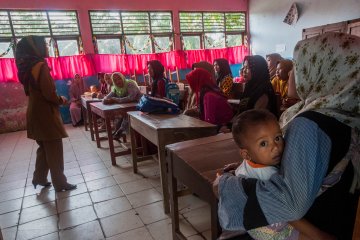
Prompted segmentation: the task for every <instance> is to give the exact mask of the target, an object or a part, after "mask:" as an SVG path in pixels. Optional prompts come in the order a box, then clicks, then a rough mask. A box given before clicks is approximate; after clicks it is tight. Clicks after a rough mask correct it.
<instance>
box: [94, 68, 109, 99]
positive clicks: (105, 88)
mask: <svg viewBox="0 0 360 240" xmlns="http://www.w3.org/2000/svg"><path fill="white" fill-rule="evenodd" d="M97 76H98V80H99V83H100V91H99V93H98V95H97V98H100V99H101V98H103V97H104V96H105V95H107V94H108V93H109V92H108V86H107V83H106V81H105V73H103V72H98V75H97Z"/></svg>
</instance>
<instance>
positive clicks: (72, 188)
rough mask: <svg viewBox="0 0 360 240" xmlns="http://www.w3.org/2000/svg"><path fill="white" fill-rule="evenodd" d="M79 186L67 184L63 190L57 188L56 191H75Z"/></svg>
mask: <svg viewBox="0 0 360 240" xmlns="http://www.w3.org/2000/svg"><path fill="white" fill-rule="evenodd" d="M76 188H77V186H76V185H75V184H70V183H67V184H66V185H65V187H62V188H55V191H56V192H65V191H70V190H74V189H76Z"/></svg>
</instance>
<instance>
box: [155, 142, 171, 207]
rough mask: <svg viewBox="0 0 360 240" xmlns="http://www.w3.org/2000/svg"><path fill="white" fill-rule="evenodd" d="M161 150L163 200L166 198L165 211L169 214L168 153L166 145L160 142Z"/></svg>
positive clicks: (160, 164) (160, 165)
mask: <svg viewBox="0 0 360 240" xmlns="http://www.w3.org/2000/svg"><path fill="white" fill-rule="evenodd" d="M158 151H159V153H158V154H159V167H160V179H161V188H162V192H163V198H164V199H163V200H164V212H165V213H166V214H168V213H169V212H170V206H169V189H168V186H169V185H168V176H167V169H166V155H165V145H164V144H162V143H159V146H158Z"/></svg>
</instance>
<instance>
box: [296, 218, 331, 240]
mask: <svg viewBox="0 0 360 240" xmlns="http://www.w3.org/2000/svg"><path fill="white" fill-rule="evenodd" d="M289 224H291V225H292V226H293V227H294V228H295V229H296V230H298V231H299V232H300V236H299V240H336V237H334V236H332V235H330V234H328V233H326V232H323V231H322V230H320V229H319V228H317V227H315V226H314V225H313V224H311V223H310V222H308V221H307V220H306V219H304V218H303V219H300V220H297V221H292V222H289Z"/></svg>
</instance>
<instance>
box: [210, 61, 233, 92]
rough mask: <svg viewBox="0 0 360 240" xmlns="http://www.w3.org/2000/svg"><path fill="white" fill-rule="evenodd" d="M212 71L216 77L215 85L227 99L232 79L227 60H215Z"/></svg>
mask: <svg viewBox="0 0 360 240" xmlns="http://www.w3.org/2000/svg"><path fill="white" fill-rule="evenodd" d="M214 70H215V76H216V84H217V85H218V87H219V88H220V89H221V91H222V92H223V93H224V95H225V96H226V97H227V98H229V97H230V95H231V91H232V86H233V77H232V74H231V69H230V65H229V62H228V60H226V59H225V58H218V59H215V60H214Z"/></svg>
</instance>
